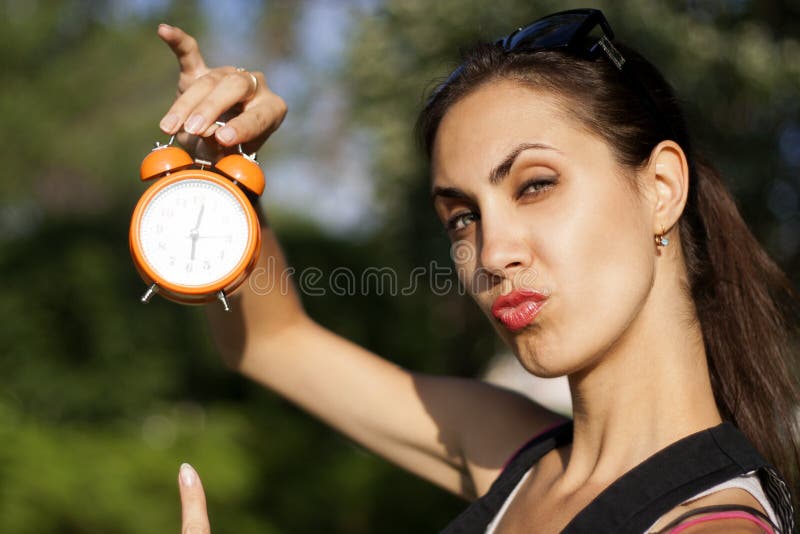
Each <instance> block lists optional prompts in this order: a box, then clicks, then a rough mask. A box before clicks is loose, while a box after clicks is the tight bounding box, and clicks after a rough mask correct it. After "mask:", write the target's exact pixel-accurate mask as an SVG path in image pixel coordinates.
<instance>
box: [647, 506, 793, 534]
mask: <svg viewBox="0 0 800 534" xmlns="http://www.w3.org/2000/svg"><path fill="white" fill-rule="evenodd" d="M735 510H737V511H744V512H747V513H749V514H752V515H754V516H756V517H758V518H759V519H762V520H763V521H764V522H766V523H767V524H768V525H769V526H770V527H772V529H773V530H774V531H775V532H780V529H779V528H778V527H777V526H776V525H775V523H773V522H772V519H770V518H769V517H767V515H766V514H765V513H764V512H762V511H761V510H758V509H756V508H753V507H752V506H747V505H746V504H715V505H712V506H701V507H699V508H694V509H692V510H689V511H688V512H686V513H684V514H682V515H680V516H678V517H676V518H675V519H674V520H672V521H670V522H669V523H668V524H667V525H666V526H665V527H664V528H662V529H661V530H658V531H653V532H650V533H648V534H667V533H668V532H669V531H670V530H671V529H673V528H675V527H676V526H678V525H679V524H681V523H683V522H684V521H686V520H687V519H689V518H690V517H692V516H695V515H699V514H707V513H710V512H730V511H735Z"/></svg>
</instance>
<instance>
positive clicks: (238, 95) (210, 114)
mask: <svg viewBox="0 0 800 534" xmlns="http://www.w3.org/2000/svg"><path fill="white" fill-rule="evenodd" d="M252 87H253V85H252V81H251V79H250V75H249V74H247V73H243V72H236V71H233V72H228V73H226V74H224V75H223V76H222V78H221V80H220V81H219V83H218V84H217V85H216V86H215V87H214V89H213V90H212V91H211V92H210V93H209V94H208V95H206V97H205V98H204V99H203V100H202V101H201V102H200V103H199V104H198V105H197V106H196V107H195V109H193V110H192V112H191V115H190V117H189V120H188V121H187V123H186V128H187V131H188V132H189V133H198V134H199V133H201V132H205V131H207V129H209V128H210V126H211V125H212V124H214V121H215V120H216V119H217V117H219V116H220V115H222V114H223V113H225V112H226V111H227V110H228V109H230V108H231V107H233V106H234V105H235V104H238V103H239V102H242V101H243V100H244V99H246V98H247V97H248V96H249V94H250V93H251V92H252ZM190 90H191V88H190ZM187 92H188V91H187ZM195 116H200V117H203V118H204V119H207V121H206V122H203V123H198V124H193V122H192V121H193V120H194V119H193V117H195ZM193 127H194V128H195V130H194V131H192V129H191V128H193ZM211 133H213V132H211Z"/></svg>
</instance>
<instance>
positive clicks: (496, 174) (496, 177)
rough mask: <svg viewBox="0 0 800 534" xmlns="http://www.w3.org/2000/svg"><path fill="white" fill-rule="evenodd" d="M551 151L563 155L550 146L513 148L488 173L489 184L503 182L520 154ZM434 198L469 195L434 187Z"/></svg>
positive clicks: (528, 144) (525, 144) (529, 145)
mask: <svg viewBox="0 0 800 534" xmlns="http://www.w3.org/2000/svg"><path fill="white" fill-rule="evenodd" d="M532 149H535V150H552V151H554V152H557V153H559V154H561V155H563V154H564V153H563V152H561V151H560V150H559V149H557V148H555V147H552V146H550V145H547V144H544V143H521V144H519V145H517V146H516V147H514V149H513V150H511V151H510V152H509V153H508V155H506V157H505V159H503V161H502V162H501V163H500V164H499V165H498V166H496V167H495V168H494V169H492V172H490V173H489V183H490V184H492V185H497V184H499V183H500V182H502V181H503V178H505V177H506V176H508V173H509V172H511V167H513V166H514V162H515V161H516V160H517V156H519V155H520V154H521V153H523V152H525V151H526V150H532ZM436 197H445V198H460V199H465V200H468V199H469V195H467V194H466V193H464V192H463V191H462V190H460V189H458V188H456V187H439V186H436V187H434V188H433V190H432V191H431V200H432V201H435V200H436Z"/></svg>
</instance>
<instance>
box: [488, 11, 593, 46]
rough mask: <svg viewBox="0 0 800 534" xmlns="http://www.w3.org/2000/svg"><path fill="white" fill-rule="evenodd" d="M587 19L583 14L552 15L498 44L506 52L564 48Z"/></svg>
mask: <svg viewBox="0 0 800 534" xmlns="http://www.w3.org/2000/svg"><path fill="white" fill-rule="evenodd" d="M587 17H588V15H587V14H585V13H565V14H557V15H552V16H549V17H547V18H545V19H542V20H539V21H536V22H534V23H533V24H530V25H529V26H526V27H524V28H522V29H521V30H519V31H516V32H514V33H512V34H511V35H509V36H508V37H505V38H504V39H502V40H500V41H499V44H500V45H501V46H502V47H503V49H504V50H506V51H507V52H511V51H513V50H536V49H540V48H560V47H564V46H567V45H569V44H570V43H571V41H572V39H573V38H574V37H575V34H576V33H577V32H578V30H579V29H580V28H581V26H582V25H583V24H584V22H586V19H587Z"/></svg>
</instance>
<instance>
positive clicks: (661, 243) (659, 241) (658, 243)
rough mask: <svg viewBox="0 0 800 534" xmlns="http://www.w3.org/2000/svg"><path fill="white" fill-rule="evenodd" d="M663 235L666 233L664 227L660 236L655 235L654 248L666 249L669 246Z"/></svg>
mask: <svg viewBox="0 0 800 534" xmlns="http://www.w3.org/2000/svg"><path fill="white" fill-rule="evenodd" d="M665 234H666V232H665V231H664V227H663V226H662V227H661V233H660V234H656V237H655V238H656V246H657V247H666V246H667V245H669V239H667V238H666V237H664V235H665Z"/></svg>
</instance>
